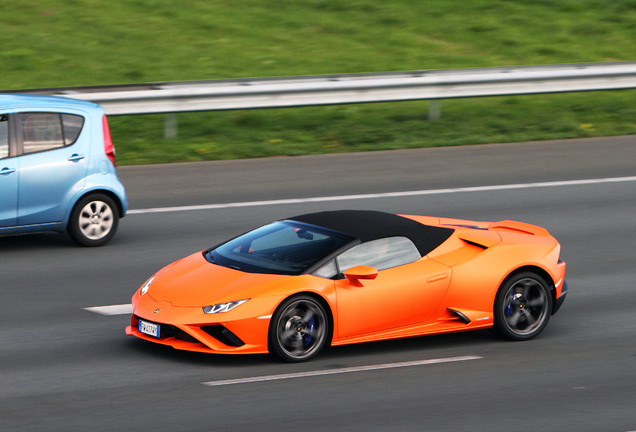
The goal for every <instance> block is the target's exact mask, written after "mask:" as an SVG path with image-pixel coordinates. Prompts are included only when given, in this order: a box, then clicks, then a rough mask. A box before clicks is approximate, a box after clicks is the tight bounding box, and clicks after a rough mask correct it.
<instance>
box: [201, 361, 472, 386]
mask: <svg viewBox="0 0 636 432" xmlns="http://www.w3.org/2000/svg"><path fill="white" fill-rule="evenodd" d="M481 358H483V357H478V356H462V357H448V358H440V359H431V360H417V361H410V362H402V363H384V364H377V365H370V366H358V367H348V368H340V369H326V370H319V371H311V372H298V373H292V374H282V375H266V376H258V377H251V378H239V379H229V380H220V381H207V382H202V383H201V384H203V385H205V386H210V387H216V386H224V385H233V384H247V383H256V382H263V381H276V380H283V379H295V378H307V377H315V376H324V375H335V374H343V373H352V372H365V371H374V370H381V369H395V368H403V367H411V366H424V365H432V364H439V363H452V362H460V361H467V360H478V359H481Z"/></svg>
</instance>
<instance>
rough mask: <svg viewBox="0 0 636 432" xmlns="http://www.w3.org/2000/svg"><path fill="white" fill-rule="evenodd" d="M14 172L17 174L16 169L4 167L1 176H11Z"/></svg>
mask: <svg viewBox="0 0 636 432" xmlns="http://www.w3.org/2000/svg"><path fill="white" fill-rule="evenodd" d="M12 172H15V168H8V167H4V168H2V170H0V175H9V174H11V173H12Z"/></svg>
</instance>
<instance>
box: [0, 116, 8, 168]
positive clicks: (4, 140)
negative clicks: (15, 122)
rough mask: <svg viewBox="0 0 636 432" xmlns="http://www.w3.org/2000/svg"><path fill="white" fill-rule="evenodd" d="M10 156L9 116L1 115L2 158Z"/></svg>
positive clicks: (0, 151)
mask: <svg viewBox="0 0 636 432" xmlns="http://www.w3.org/2000/svg"><path fill="white" fill-rule="evenodd" d="M6 157H9V117H8V116H6V115H4V114H2V115H0V159H4V158H6Z"/></svg>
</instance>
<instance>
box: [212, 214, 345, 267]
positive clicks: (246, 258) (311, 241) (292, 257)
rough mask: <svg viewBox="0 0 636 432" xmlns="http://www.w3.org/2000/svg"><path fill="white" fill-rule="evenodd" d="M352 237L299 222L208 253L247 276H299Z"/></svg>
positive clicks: (277, 226) (253, 234)
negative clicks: (263, 274)
mask: <svg viewBox="0 0 636 432" xmlns="http://www.w3.org/2000/svg"><path fill="white" fill-rule="evenodd" d="M352 240H354V238H353V237H349V236H347V235H344V234H341V233H338V232H335V231H330V230H327V229H323V228H318V227H316V226H313V225H308V224H303V223H298V222H290V221H283V222H275V223H273V224H270V225H265V226H264V227H261V228H258V229H255V230H254V231H250V232H248V233H246V234H243V235H241V236H239V237H237V238H235V239H233V240H230V241H229V242H227V243H225V244H223V245H221V246H218V247H216V248H215V249H211V250H208V251H207V252H206V253H205V257H206V258H207V260H208V261H210V262H211V263H214V264H217V265H220V266H223V267H230V268H234V269H237V270H241V271H244V272H247V273H269V274H283V275H299V274H302V273H303V272H305V271H306V270H307V269H309V268H310V267H311V266H313V265H314V264H316V263H317V262H318V261H320V260H321V259H323V258H325V257H326V256H327V255H329V254H331V253H332V252H334V251H336V250H337V249H340V248H341V247H342V246H344V245H346V244H347V243H349V242H351V241H352Z"/></svg>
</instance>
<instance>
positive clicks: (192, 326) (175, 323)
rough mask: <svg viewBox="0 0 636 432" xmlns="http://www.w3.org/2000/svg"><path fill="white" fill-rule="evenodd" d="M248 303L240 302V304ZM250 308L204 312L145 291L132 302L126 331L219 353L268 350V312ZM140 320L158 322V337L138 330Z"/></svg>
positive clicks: (190, 348) (150, 338)
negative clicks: (156, 298)
mask: <svg viewBox="0 0 636 432" xmlns="http://www.w3.org/2000/svg"><path fill="white" fill-rule="evenodd" d="M249 303H250V302H248V303H246V304H245V305H241V308H243V307H244V306H247V305H248V304H249ZM253 303H257V302H253ZM249 309H250V308H249V307H245V308H244V310H240V308H237V309H236V310H235V311H231V312H229V313H222V314H211V315H206V314H204V313H203V311H202V309H201V308H191V307H174V306H172V305H171V304H170V303H168V302H158V301H155V300H153V299H152V298H150V296H148V294H146V295H145V296H144V297H143V298H142V299H140V301H139V302H138V303H137V304H136V305H135V309H134V312H133V315H132V317H131V321H130V326H128V327H126V334H128V335H132V336H135V337H138V338H140V339H144V340H146V341H149V342H154V343H158V344H162V345H168V346H171V347H173V348H175V349H180V350H186V351H196V352H207V353H219V354H248V353H250V354H257V353H267V352H268V347H267V334H268V331H269V322H270V319H269V318H270V316H271V315H265V316H258V315H256V316H255V314H252V315H249ZM235 312H236V313H235ZM139 320H144V321H146V322H149V323H152V324H158V325H159V326H160V330H161V332H160V337H154V336H150V335H147V334H145V333H141V332H140V331H139V327H138V326H139Z"/></svg>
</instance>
